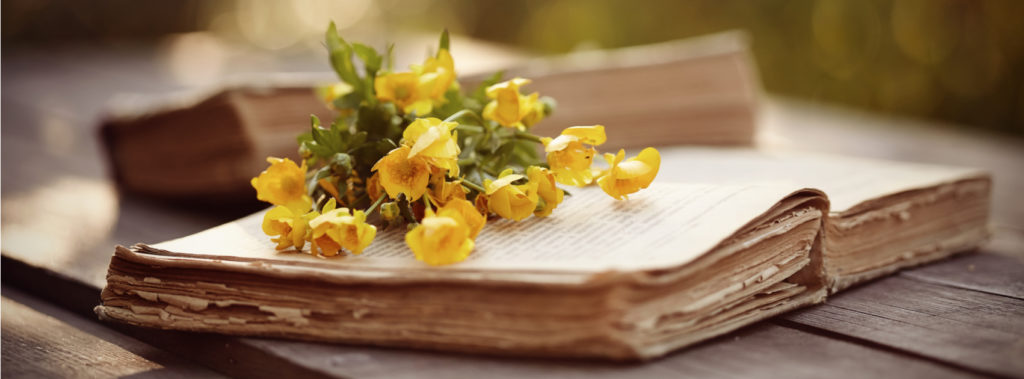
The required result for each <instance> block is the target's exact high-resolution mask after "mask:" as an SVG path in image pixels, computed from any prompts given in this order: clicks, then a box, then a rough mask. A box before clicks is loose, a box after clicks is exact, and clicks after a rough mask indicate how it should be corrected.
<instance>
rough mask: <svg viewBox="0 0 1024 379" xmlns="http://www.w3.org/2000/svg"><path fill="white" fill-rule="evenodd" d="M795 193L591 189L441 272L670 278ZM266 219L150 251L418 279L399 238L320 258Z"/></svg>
mask: <svg viewBox="0 0 1024 379" xmlns="http://www.w3.org/2000/svg"><path fill="white" fill-rule="evenodd" d="M795 190H796V188H794V187H791V186H772V185H724V186H723V185H708V184H672V183H659V182H656V183H655V184H653V185H652V186H651V187H650V188H647V189H646V190H643V191H641V192H639V193H637V194H634V195H631V196H630V198H629V200H626V201H616V200H614V199H612V198H611V197H609V196H608V195H606V194H605V193H604V192H602V191H601V189H600V188H598V187H596V186H591V187H588V188H573V189H571V192H572V196H566V198H565V201H564V202H563V203H562V204H561V205H560V206H559V207H558V208H557V209H555V212H554V213H553V214H552V215H551V216H550V217H546V218H537V217H531V218H528V219H526V220H524V221H521V222H515V221H510V220H503V219H499V220H491V221H490V222H489V223H488V224H487V226H486V227H485V228H484V229H483V231H482V232H481V233H480V235H479V237H478V238H477V240H476V248H475V249H474V251H473V253H472V254H471V255H470V257H469V259H467V260H466V261H464V262H461V263H457V264H453V265H449V266H444V267H437V268H436V269H438V270H540V271H546V270H554V271H572V272H600V271H608V270H636V269H648V268H667V267H673V266H678V265H682V264H685V263H687V262H690V261H692V260H694V259H696V258H697V257H699V256H701V255H702V254H704V253H706V252H707V251H708V250H710V249H711V248H712V247H714V246H715V245H716V244H718V243H719V242H721V241H722V240H724V239H725V238H727V237H728V236H730V235H731V234H733V233H734V232H736V231H737V230H738V229H739V228H740V227H742V226H743V225H744V224H746V223H747V222H749V221H750V220H752V219H753V218H755V217H757V216H759V215H760V214H762V213H764V212H765V211H767V210H769V209H770V208H771V207H772V206H773V205H775V204H776V203H777V202H779V201H780V200H782V199H783V198H784V197H786V196H787V195H789V194H791V193H793V192H794V191H795ZM262 217H263V212H259V213H256V214H253V215H251V216H248V217H246V218H243V219H240V220H237V221H234V222H231V223H228V224H225V225H221V226H219V227H216V228H213V229H209V230H206V231H203V232H200V233H198V234H194V235H191V236H188V237H184V238H181V239H177V240H172V241H168V242H165V243H161V244H158V245H156V246H154V247H156V248H159V249H164V250H168V251H171V252H177V253H186V254H191V255H195V256H204V255H205V256H219V257H218V258H217V259H224V258H228V259H230V257H239V258H245V259H259V260H264V259H265V260H268V261H276V262H281V263H287V262H317V264H319V265H324V267H329V266H330V265H337V266H338V267H375V268H390V269H423V268H428V267H430V266H428V265H426V264H424V263H422V262H419V261H416V260H415V258H414V256H413V254H412V252H411V251H410V250H409V248H408V247H407V246H406V245H405V238H404V237H405V229H404V228H395V229H392V230H386V231H379V232H378V234H377V238H376V239H375V240H374V242H373V243H372V244H371V245H370V246H369V247H368V248H367V249H366V250H365V251H364V252H363V253H362V254H361V255H358V256H347V257H340V258H328V259H325V258H317V257H313V256H311V255H310V254H308V245H307V247H306V249H307V252H306V253H305V254H300V253H295V252H292V253H282V252H277V251H275V250H274V243H272V242H271V241H270V237H268V236H266V235H264V234H263V232H262V230H261V228H260V223H261V221H262Z"/></svg>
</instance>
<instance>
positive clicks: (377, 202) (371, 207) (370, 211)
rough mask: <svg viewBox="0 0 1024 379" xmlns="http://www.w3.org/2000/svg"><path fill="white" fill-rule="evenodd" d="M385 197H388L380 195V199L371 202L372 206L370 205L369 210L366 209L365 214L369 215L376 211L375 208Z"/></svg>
mask: <svg viewBox="0 0 1024 379" xmlns="http://www.w3.org/2000/svg"><path fill="white" fill-rule="evenodd" d="M386 197H388V196H387V195H380V197H378V198H377V200H376V201H374V202H373V205H371V206H370V207H369V208H366V214H371V213H373V211H375V210H377V207H379V206H380V204H381V203H383V202H384V198H386Z"/></svg>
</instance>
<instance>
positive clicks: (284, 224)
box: [263, 206, 318, 250]
mask: <svg viewBox="0 0 1024 379" xmlns="http://www.w3.org/2000/svg"><path fill="white" fill-rule="evenodd" d="M317 215H318V214H317V213H316V212H306V213H301V212H297V211H294V210H292V209H289V208H288V207H284V206H276V207H274V208H272V209H271V210H269V211H267V213H265V214H263V233H266V234H267V235H268V236H272V237H273V236H277V237H276V238H271V239H270V240H271V241H274V242H277V250H284V249H287V248H289V247H292V246H294V247H295V249H296V250H302V247H303V246H305V245H306V236H307V235H308V234H309V227H308V223H309V220H310V219H312V218H313V217H316V216H317Z"/></svg>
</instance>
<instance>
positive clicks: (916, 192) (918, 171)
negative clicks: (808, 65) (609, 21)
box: [659, 147, 992, 292]
mask: <svg viewBox="0 0 1024 379" xmlns="http://www.w3.org/2000/svg"><path fill="white" fill-rule="evenodd" d="M662 159H663V160H664V161H665V162H671V164H664V165H662V170H661V172H660V173H659V180H670V181H683V182H705V183H718V184H723V185H734V184H738V183H758V182H760V183H775V184H783V183H788V184H789V185H791V186H793V187H813V188H819V189H821V190H823V191H824V192H825V193H826V194H827V195H828V197H829V200H830V202H831V214H830V219H829V222H828V223H827V233H826V234H827V236H826V248H825V254H824V256H825V267H826V272H827V273H828V276H829V282H830V283H829V287H830V289H831V290H832V292H835V291H838V290H840V289H842V288H845V287H848V286H851V285H853V284H856V283H859V282H863V281H865V280H870V279H872V278H876V277H879V276H882V275H886V274H889V273H892V272H895V271H896V270H899V269H900V268H904V267H910V266H913V265H917V264H921V263H924V262H929V261H933V260H936V259H941V258H944V257H947V256H949V255H950V254H954V253H957V252H962V251H968V250H971V249H973V248H975V247H977V246H978V245H980V244H981V243H982V242H984V241H985V240H986V239H987V237H988V235H989V230H988V214H989V207H990V192H991V184H992V183H991V182H992V179H991V176H990V175H989V174H988V173H986V172H984V171H982V170H978V169H972V168H962V167H951V166H938V165H927V164H916V163H905V162H893V161H883V160H874V159H863V158H850V157H839V156H833V155H824V154H810V153H798V152H780V151H762V150H755V149H713V148H696V147H690V148H670V149H664V150H662Z"/></svg>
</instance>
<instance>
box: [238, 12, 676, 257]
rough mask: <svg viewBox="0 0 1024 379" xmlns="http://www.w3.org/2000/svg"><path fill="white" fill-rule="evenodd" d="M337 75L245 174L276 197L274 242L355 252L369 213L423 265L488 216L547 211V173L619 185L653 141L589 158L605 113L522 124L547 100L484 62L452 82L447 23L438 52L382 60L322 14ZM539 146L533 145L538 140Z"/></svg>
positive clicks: (638, 173) (264, 195)
mask: <svg viewBox="0 0 1024 379" xmlns="http://www.w3.org/2000/svg"><path fill="white" fill-rule="evenodd" d="M326 47H327V50H328V55H329V57H330V62H331V66H332V67H333V68H334V71H335V72H336V73H337V74H338V77H339V79H340V80H341V81H340V82H338V83H336V84H332V85H328V86H324V87H321V88H318V89H317V93H318V95H319V96H320V97H321V98H322V99H323V100H324V101H325V102H326V103H327V105H328V106H329V107H330V108H331V109H333V110H335V112H336V113H335V114H336V117H335V119H334V120H332V121H331V122H330V123H329V124H328V123H325V122H323V121H321V120H319V119H318V118H317V117H316V116H312V117H311V128H310V131H309V132H307V133H303V134H302V135H300V136H299V137H298V145H299V154H300V156H301V157H302V161H301V163H296V162H294V161H292V160H290V159H287V158H284V159H281V158H273V157H271V158H268V162H269V163H270V166H269V167H268V168H267V169H266V170H265V171H263V172H262V173H260V175H259V176H257V177H256V178H253V179H252V185H253V187H254V188H255V189H256V192H257V198H258V199H259V200H262V201H266V202H269V203H271V204H273V205H275V207H274V208H272V209H270V210H269V211H267V213H266V214H265V215H264V220H263V231H264V232H265V233H266V234H267V235H269V236H271V237H272V240H273V241H274V242H275V243H277V249H279V250H285V249H295V250H297V251H303V249H304V248H305V246H306V243H307V242H308V243H309V245H310V248H309V252H310V253H311V254H313V255H318V256H325V257H334V256H340V255H343V252H348V253H351V254H359V253H360V252H362V251H363V250H364V249H365V248H366V247H367V246H369V245H370V244H371V242H372V241H373V239H374V237H375V236H376V231H377V228H378V227H383V228H394V227H403V226H404V227H406V228H407V233H406V237H405V240H406V243H407V244H408V246H409V249H410V250H411V251H412V253H413V255H414V256H415V257H416V259H419V260H421V261H423V262H426V263H428V264H431V265H442V264H451V263H455V262H459V261H462V260H464V259H466V258H467V257H468V256H469V255H470V253H471V252H472V251H473V248H474V246H475V240H476V237H477V236H478V235H479V234H480V232H481V230H482V229H483V227H484V225H485V224H486V222H487V219H488V218H492V217H500V218H505V219H509V220H515V221H520V220H523V219H526V218H528V217H530V216H533V217H547V216H549V215H551V214H552V212H554V211H556V208H557V207H558V205H559V204H561V203H562V201H563V200H564V198H565V191H564V190H562V189H561V188H559V187H558V184H562V185H569V186H587V185H590V184H592V183H594V182H595V181H596V182H597V183H598V184H599V185H600V187H601V188H602V189H603V190H604V191H605V192H606V193H608V194H609V195H610V196H612V197H614V198H616V199H620V200H621V199H625V198H626V197H627V195H628V194H631V193H634V192H636V191H639V190H640V189H642V188H646V187H647V186H649V185H650V183H651V181H653V180H654V177H655V176H656V175H657V172H658V168H659V165H660V156H659V154H658V151H657V150H655V149H653V148H647V149H644V150H643V151H642V152H641V153H640V154H639V155H638V156H636V157H633V158H629V159H626V158H625V155H624V154H625V153H624V152H623V151H621V150H620V151H619V152H618V154H605V155H604V157H605V159H606V161H607V162H608V164H609V165H610V167H609V168H608V169H605V170H598V169H596V168H594V167H593V160H594V157H595V156H596V155H597V154H598V152H597V149H596V146H599V145H601V144H603V143H604V142H605V140H606V137H605V132H604V126H601V125H593V126H573V127H569V128H566V129H565V130H564V131H563V132H562V133H561V134H560V135H559V136H556V137H553V138H547V137H540V136H537V135H534V134H532V133H530V128H531V127H532V126H533V125H535V124H537V123H538V122H540V121H541V120H543V119H544V118H545V117H547V116H548V115H550V114H551V113H552V112H553V111H554V109H555V101H554V100H553V99H551V98H548V97H543V96H540V94H538V93H536V92H533V93H530V94H527V95H524V94H523V87H524V86H527V85H528V84H529V83H530V80H529V79H524V78H512V79H510V80H505V81H503V80H502V73H500V72H499V73H497V74H495V75H493V76H491V77H490V78H488V79H487V80H485V81H484V82H483V83H482V84H481V85H480V86H478V87H477V88H475V89H474V90H472V91H468V92H464V91H463V89H462V87H461V86H460V84H459V82H458V80H457V76H456V72H455V62H454V61H453V59H452V56H451V54H450V53H449V39H448V33H447V31H446V32H444V33H442V35H441V39H440V43H439V45H438V49H437V52H436V53H435V54H432V55H431V56H430V57H428V58H427V59H426V60H425V61H424V62H423V63H422V64H416V65H411V66H410V69H409V70H408V71H394V70H393V68H392V60H393V59H392V56H391V55H392V54H391V51H392V48H391V47H390V46H389V47H388V49H387V50H386V51H387V52H386V53H385V54H380V53H379V52H378V51H377V50H375V49H373V48H372V47H369V46H366V45H363V44H359V43H349V42H347V41H345V40H344V39H342V38H341V36H339V35H338V33H337V31H336V30H335V28H334V25H333V24H332V25H331V26H330V27H329V28H328V30H327V35H326ZM541 151H543V152H544V154H543V155H542V154H541Z"/></svg>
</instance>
